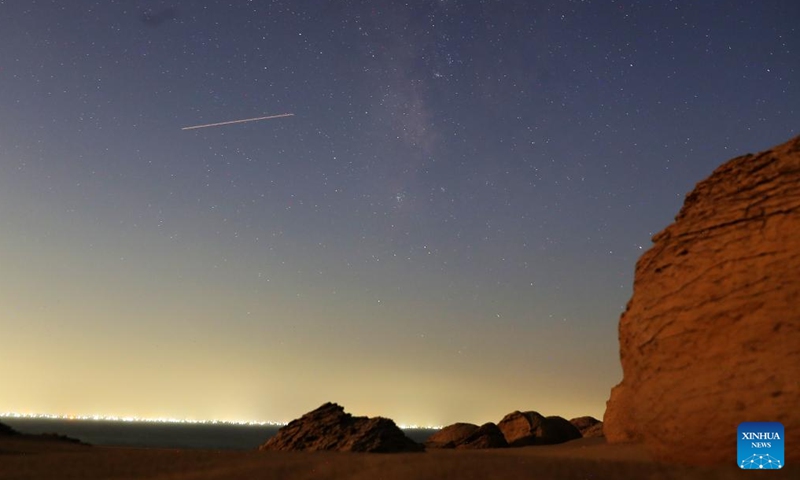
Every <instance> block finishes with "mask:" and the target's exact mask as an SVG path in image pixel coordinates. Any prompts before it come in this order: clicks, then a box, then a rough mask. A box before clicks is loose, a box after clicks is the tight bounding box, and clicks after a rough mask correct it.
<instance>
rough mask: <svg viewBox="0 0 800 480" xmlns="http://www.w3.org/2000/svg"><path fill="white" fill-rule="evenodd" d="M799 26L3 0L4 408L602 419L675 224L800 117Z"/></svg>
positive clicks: (727, 3) (347, 6)
mask: <svg viewBox="0 0 800 480" xmlns="http://www.w3.org/2000/svg"><path fill="white" fill-rule="evenodd" d="M798 18H800V2H797V1H795V0H785V1H779V0H758V1H732V0H724V1H722V0H719V1H713V0H709V1H703V2H696V1H688V0H687V1H653V2H634V1H624V2H621V1H617V2H614V1H556V0H552V1H539V0H530V1H491V0H486V1H477V0H475V1H466V0H462V1H457V0H440V1H414V2H397V1H387V0H373V1H321V0H318V1H290V0H284V1H280V0H275V1H244V0H230V1H225V2H218V1H202V2H199V1H188V0H187V1H173V2H167V1H156V0H151V1H144V0H143V1H134V0H125V1H123V0H116V1H112V0H103V1H94V2H90V1H81V2H73V1H67V0H60V1H55V0H50V1H41V0H36V1H35V0H0V272H1V273H2V274H1V275H0V332H1V333H0V343H2V346H1V347H0V383H1V385H0V412H2V411H14V412H47V413H54V414H105V415H135V416H141V417H155V416H170V417H180V418H196V419H208V418H220V419H231V420H233V419H246V420H265V421H266V420H269V421H288V420H291V419H292V418H295V417H297V416H299V415H300V414H302V413H304V412H306V411H309V410H312V409H314V408H316V407H318V406H319V405H320V404H322V403H324V402H326V401H335V402H339V403H341V404H342V405H344V406H345V408H346V409H347V410H348V411H350V412H353V413H355V414H359V415H383V416H388V417H391V418H393V419H394V420H395V421H397V422H398V423H404V424H412V423H414V424H423V425H441V424H448V423H452V422H456V421H466V422H472V423H478V424H480V423H482V422H486V421H495V422H496V421H498V420H500V418H502V416H503V415H504V414H506V413H509V412H511V411H513V410H517V409H519V410H537V411H539V412H540V413H542V414H545V415H561V416H564V417H567V418H571V417H574V416H578V415H594V416H596V417H598V418H601V417H602V415H603V411H604V409H605V401H606V400H607V398H608V395H609V390H610V389H611V387H612V386H613V385H614V384H616V383H617V382H618V381H619V380H620V379H621V377H622V372H621V368H620V365H619V353H618V351H619V350H618V342H617V324H618V321H619V315H620V313H621V312H622V311H623V310H624V305H625V303H626V302H627V300H628V299H629V298H630V295H631V291H632V282H633V271H634V264H635V262H636V260H637V258H638V257H639V256H640V255H641V254H642V253H643V252H644V250H646V249H647V248H649V245H650V237H651V236H652V235H653V234H655V233H656V232H658V231H660V230H661V229H663V228H664V227H666V226H667V225H668V224H669V223H670V222H671V221H672V219H673V217H674V216H675V214H676V213H677V212H678V210H679V208H680V206H681V205H682V202H683V198H684V196H685V194H686V193H688V192H689V191H690V190H691V189H692V188H693V186H694V184H695V183H697V182H698V181H700V180H702V179H703V178H704V177H706V176H707V175H709V174H710V173H711V171H712V170H713V169H714V168H715V167H717V166H718V165H719V164H721V163H722V162H724V161H725V160H728V159H730V158H732V157H735V156H738V155H741V154H745V153H748V152H757V151H760V150H763V149H766V148H768V147H771V146H772V145H774V144H777V143H781V142H783V141H785V140H788V139H789V138H790V137H792V136H794V135H796V134H797V133H798V122H797V119H798V117H799V116H800V81H798V74H800V27H798V21H797V20H798ZM286 113H293V114H294V116H291V117H283V118H276V119H270V120H264V121H258V122H250V123H243V124H236V125H228V126H219V127H212V128H203V129H196V130H188V131H187V130H181V128H183V127H186V126H191V125H199V124H205V123H214V122H223V121H228V120H237V119H245V118H251V117H259V116H267V115H278V114H286Z"/></svg>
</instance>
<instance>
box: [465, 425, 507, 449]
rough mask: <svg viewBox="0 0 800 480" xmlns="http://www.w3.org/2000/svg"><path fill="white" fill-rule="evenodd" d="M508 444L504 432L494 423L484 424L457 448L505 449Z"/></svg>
mask: <svg viewBox="0 0 800 480" xmlns="http://www.w3.org/2000/svg"><path fill="white" fill-rule="evenodd" d="M507 446H508V443H507V442H506V439H505V438H504V437H503V432H501V431H500V429H499V428H497V425H495V424H494V423H492V422H489V423H484V424H483V425H481V426H480V427H479V428H478V429H477V430H475V431H474V432H472V433H471V434H470V435H469V436H468V437H467V438H465V439H464V441H462V442H461V443H459V444H458V445H456V448H462V449H463V448H474V449H477V448H504V447H507Z"/></svg>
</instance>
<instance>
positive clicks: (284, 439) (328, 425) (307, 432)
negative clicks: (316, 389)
mask: <svg viewBox="0 0 800 480" xmlns="http://www.w3.org/2000/svg"><path fill="white" fill-rule="evenodd" d="M259 449H260V450H302V451H317V450H335V451H343V452H381V453H388V452H419V451H422V450H423V446H422V445H420V444H418V443H416V442H414V441H413V440H411V439H410V438H408V437H406V435H405V434H404V433H403V431H402V430H400V428H399V427H398V426H397V425H395V423H394V422H393V421H392V420H390V419H388V418H382V417H374V418H367V417H354V416H352V415H350V414H349V413H345V411H344V408H343V407H341V406H339V405H337V404H335V403H326V404H324V405H322V406H321V407H319V408H318V409H316V410H314V411H311V412H309V413H306V414H305V415H303V416H302V417H300V418H299V419H296V420H293V421H291V422H290V423H289V424H288V425H286V426H284V427H282V428H281V429H280V430H278V433H277V434H276V435H275V436H274V437H272V438H270V439H269V440H268V441H267V442H266V443H264V444H263V445H261V446H260V447H259Z"/></svg>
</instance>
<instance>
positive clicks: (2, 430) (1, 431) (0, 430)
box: [0, 423, 19, 435]
mask: <svg viewBox="0 0 800 480" xmlns="http://www.w3.org/2000/svg"><path fill="white" fill-rule="evenodd" d="M0 435H19V432H18V431H16V430H14V429H13V428H11V427H9V426H8V425H6V424H5V423H0Z"/></svg>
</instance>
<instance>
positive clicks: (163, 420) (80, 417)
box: [0, 412, 443, 430]
mask: <svg viewBox="0 0 800 480" xmlns="http://www.w3.org/2000/svg"><path fill="white" fill-rule="evenodd" d="M0 418H23V419H25V418H27V419H44V420H94V421H98V422H129V423H136V422H141V423H181V424H190V425H246V426H259V427H266V426H270V427H282V426H284V425H286V422H259V421H255V420H194V419H190V418H164V417H158V418H150V417H118V416H115V415H54V414H50V413H17V412H5V413H2V412H0ZM398 427H400V429H401V430H414V429H419V430H441V429H442V428H443V427H442V426H441V425H435V426H432V425H428V426H422V425H414V424H411V425H398Z"/></svg>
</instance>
